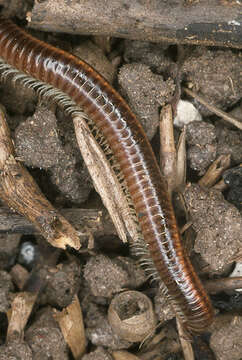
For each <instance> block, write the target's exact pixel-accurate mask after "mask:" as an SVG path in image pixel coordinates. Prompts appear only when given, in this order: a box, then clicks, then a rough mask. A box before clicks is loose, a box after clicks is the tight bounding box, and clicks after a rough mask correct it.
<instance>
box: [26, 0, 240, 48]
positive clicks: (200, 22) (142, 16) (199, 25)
mask: <svg viewBox="0 0 242 360" xmlns="http://www.w3.org/2000/svg"><path fill="white" fill-rule="evenodd" d="M27 20H28V22H29V26H30V27H32V28H35V29H39V30H43V31H54V32H66V33H72V34H88V35H90V34H93V35H104V36H112V37H118V38H129V39H139V40H145V41H153V42H154V41H155V42H162V41H163V42H164V41H165V42H172V43H186V44H196V45H202V44H203V45H212V46H229V47H237V48H241V47H242V25H241V23H242V21H241V6H240V4H239V3H237V2H236V1H234V2H232V3H231V4H228V3H227V2H225V1H220V0H214V1H211V0H200V1H193V2H190V3H189V2H186V1H176V0H170V1H160V0H152V1H148V0H142V1H141V0H133V1H131V2H129V1H128V2H127V1H124V0H121V1H120V0H106V1H105V5H104V3H103V2H102V1H97V0H88V2H86V1H72V2H71V5H70V2H68V1H66V0H45V1H35V4H34V7H33V10H32V12H31V13H28V15H27Z"/></svg>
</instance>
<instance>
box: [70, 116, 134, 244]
mask: <svg viewBox="0 0 242 360" xmlns="http://www.w3.org/2000/svg"><path fill="white" fill-rule="evenodd" d="M73 122H74V127H75V132H76V138H77V142H78V145H79V148H80V151H81V154H82V157H83V159H84V161H85V164H86V166H87V168H88V170H89V173H90V175H91V177H92V180H93V183H94V186H95V189H96V190H97V192H98V193H99V194H100V196H101V198H102V201H103V203H104V206H105V207H106V208H107V210H108V212H109V215H110V217H111V219H112V221H113V223H114V226H115V228H116V231H117V233H118V235H119V237H120V239H121V240H122V241H123V242H126V241H127V233H129V234H130V236H131V238H132V241H135V239H138V238H139V234H138V233H137V224H136V223H135V221H134V219H133V217H132V216H130V207H129V203H128V200H127V197H126V196H125V194H124V192H123V190H122V186H121V183H120V182H119V180H118V178H117V175H116V174H115V173H114V170H113V169H112V166H111V164H110V162H109V161H108V160H107V157H106V156H105V154H104V153H103V150H102V149H101V147H100V146H99V145H98V143H97V142H96V140H95V138H94V137H93V135H92V134H91V131H90V129H89V128H88V126H87V124H86V122H85V120H84V119H83V118H82V117H81V116H75V118H74V119H73Z"/></svg>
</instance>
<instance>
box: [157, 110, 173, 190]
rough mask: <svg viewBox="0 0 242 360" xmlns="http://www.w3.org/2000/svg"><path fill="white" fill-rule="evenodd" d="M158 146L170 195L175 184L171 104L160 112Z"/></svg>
mask: <svg viewBox="0 0 242 360" xmlns="http://www.w3.org/2000/svg"><path fill="white" fill-rule="evenodd" d="M160 147H161V149H160V164H161V169H162V173H163V175H164V176H165V177H166V179H167V185H168V191H169V193H170V195H171V193H172V191H173V190H174V188H175V185H176V147H175V141H174V132H173V118H172V107H171V105H166V106H164V107H163V109H162V111H161V114H160Z"/></svg>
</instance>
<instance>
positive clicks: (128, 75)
mask: <svg viewBox="0 0 242 360" xmlns="http://www.w3.org/2000/svg"><path fill="white" fill-rule="evenodd" d="M118 80H119V84H120V87H121V92H122V93H123V94H124V96H125V97H126V99H127V100H128V102H129V104H130V106H131V108H132V109H133V110H134V112H135V113H136V114H137V115H138V117H139V119H140V121H141V123H142V125H143V127H144V129H145V132H146V134H147V136H148V137H149V139H151V138H152V137H153V136H154V134H155V132H156V130H157V127H158V124H159V112H158V109H159V107H160V104H164V103H165V102H167V101H169V100H171V96H172V94H173V92H174V89H175V85H174V82H173V80H172V79H168V80H167V81H164V79H163V77H162V76H161V75H156V74H153V73H152V71H151V70H150V68H149V67H148V66H147V65H143V64H128V65H124V66H123V67H122V68H121V70H120V73H119V76H118Z"/></svg>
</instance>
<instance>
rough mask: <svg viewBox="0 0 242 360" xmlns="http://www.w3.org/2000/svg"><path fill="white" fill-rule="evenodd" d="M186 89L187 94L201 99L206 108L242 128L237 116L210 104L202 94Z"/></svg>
mask: <svg viewBox="0 0 242 360" xmlns="http://www.w3.org/2000/svg"><path fill="white" fill-rule="evenodd" d="M184 91H185V93H186V94H187V95H189V96H191V97H193V98H194V99H196V100H197V101H199V102H200V103H201V104H203V105H204V106H206V108H207V109H208V110H210V111H211V112H212V113H214V114H216V115H217V116H219V117H220V118H222V119H223V120H225V121H227V122H229V123H230V124H232V125H234V126H235V127H237V128H238V129H240V130H242V122H241V121H239V120H237V119H236V118H234V117H233V116H231V115H229V114H227V113H226V112H224V111H222V110H220V109H218V108H217V107H216V106H214V105H211V104H209V102H208V101H207V100H206V99H204V98H203V97H202V96H200V95H198V94H196V93H195V92H194V91H192V90H190V89H187V88H184Z"/></svg>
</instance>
